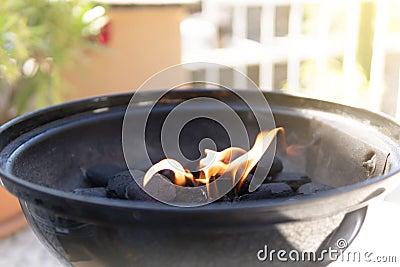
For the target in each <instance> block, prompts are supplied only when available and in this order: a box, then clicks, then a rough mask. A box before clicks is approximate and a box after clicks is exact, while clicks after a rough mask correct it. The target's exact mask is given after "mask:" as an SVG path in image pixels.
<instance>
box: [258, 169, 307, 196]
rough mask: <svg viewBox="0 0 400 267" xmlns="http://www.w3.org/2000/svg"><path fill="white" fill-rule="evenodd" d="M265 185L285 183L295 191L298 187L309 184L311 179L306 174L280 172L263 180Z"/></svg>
mask: <svg viewBox="0 0 400 267" xmlns="http://www.w3.org/2000/svg"><path fill="white" fill-rule="evenodd" d="M264 182H267V183H286V184H288V185H290V186H291V187H292V189H293V190H294V191H296V190H297V189H298V188H299V187H300V186H302V185H304V184H307V183H310V182H311V178H310V177H309V176H308V175H307V174H306V173H298V172H281V173H277V174H275V175H273V176H272V177H269V179H267V180H264Z"/></svg>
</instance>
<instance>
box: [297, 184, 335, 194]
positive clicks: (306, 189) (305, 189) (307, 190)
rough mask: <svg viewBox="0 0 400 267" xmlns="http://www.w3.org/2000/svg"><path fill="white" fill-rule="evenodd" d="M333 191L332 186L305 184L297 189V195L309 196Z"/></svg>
mask: <svg viewBox="0 0 400 267" xmlns="http://www.w3.org/2000/svg"><path fill="white" fill-rule="evenodd" d="M331 189H334V188H333V187H332V186H329V185H326V184H319V183H307V184H304V185H302V186H300V187H299V188H298V189H297V194H301V195H311V194H315V193H318V192H323V191H327V190H331Z"/></svg>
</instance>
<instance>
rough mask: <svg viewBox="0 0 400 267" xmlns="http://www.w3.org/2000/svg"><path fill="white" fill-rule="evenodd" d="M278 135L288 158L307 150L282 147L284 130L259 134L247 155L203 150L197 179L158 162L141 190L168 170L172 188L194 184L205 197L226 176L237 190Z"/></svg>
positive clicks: (232, 150) (170, 161)
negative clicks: (203, 187)
mask: <svg viewBox="0 0 400 267" xmlns="http://www.w3.org/2000/svg"><path fill="white" fill-rule="evenodd" d="M279 132H282V133H283V135H282V145H283V148H284V150H285V152H286V154H288V155H290V156H296V155H298V154H299V153H300V152H301V151H302V150H303V149H305V148H306V147H307V146H308V145H306V146H298V145H291V146H288V145H287V144H286V138H285V130H284V128H282V127H279V128H275V129H273V130H270V131H262V132H260V133H259V134H258V135H257V137H256V140H255V142H254V145H253V147H252V148H251V149H250V150H249V151H248V152H246V151H245V150H244V149H242V148H238V147H230V148H227V149H225V150H223V151H220V152H218V151H214V150H211V149H206V150H205V153H206V157H205V158H203V159H201V160H200V168H201V169H200V176H199V177H198V178H195V177H194V176H193V174H192V173H191V172H190V171H189V170H186V169H185V168H184V167H183V166H182V165H181V164H180V163H179V162H178V161H176V160H174V159H164V160H161V161H160V162H158V163H157V164H155V165H153V166H152V167H151V168H150V169H149V170H148V171H147V172H146V174H145V177H144V180H143V186H146V185H147V183H148V182H149V181H150V180H151V179H152V177H153V176H154V175H155V174H156V173H158V172H160V171H162V170H171V171H172V172H173V173H174V174H175V180H174V182H175V184H177V185H180V186H184V185H185V184H186V182H187V180H190V181H192V182H195V183H196V184H205V185H206V187H207V192H208V194H209V195H210V190H211V189H210V184H211V182H212V180H215V179H217V178H218V177H220V176H222V175H224V176H225V177H226V176H227V174H228V176H229V177H231V178H230V179H232V184H233V185H235V184H236V183H238V185H237V187H238V189H240V188H241V186H242V185H243V183H244V181H245V179H246V177H247V176H248V175H249V173H250V171H251V170H252V169H253V168H254V167H255V166H256V165H257V163H258V161H259V160H260V159H261V157H262V156H263V155H264V153H265V151H266V150H267V149H268V147H269V146H270V145H271V143H272V141H273V139H274V138H275V137H276V136H277V134H278V133H279Z"/></svg>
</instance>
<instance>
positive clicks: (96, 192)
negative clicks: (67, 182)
mask: <svg viewBox="0 0 400 267" xmlns="http://www.w3.org/2000/svg"><path fill="white" fill-rule="evenodd" d="M72 193H74V194H76V195H82V196H90V197H107V191H106V188H105V187H92V188H77V189H74V190H73V191H72Z"/></svg>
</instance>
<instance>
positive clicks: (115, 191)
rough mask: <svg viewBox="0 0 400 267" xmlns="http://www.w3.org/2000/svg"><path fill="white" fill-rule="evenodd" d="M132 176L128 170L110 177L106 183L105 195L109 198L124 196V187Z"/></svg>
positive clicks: (131, 179) (130, 180)
mask: <svg viewBox="0 0 400 267" xmlns="http://www.w3.org/2000/svg"><path fill="white" fill-rule="evenodd" d="M132 181H134V180H133V177H132V175H131V173H130V172H129V171H123V172H120V173H118V174H116V175H114V176H113V177H111V178H110V180H109V181H108V184H107V196H108V197H111V198H125V191H126V187H127V186H128V185H129V184H130V183H131V182H132Z"/></svg>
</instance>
